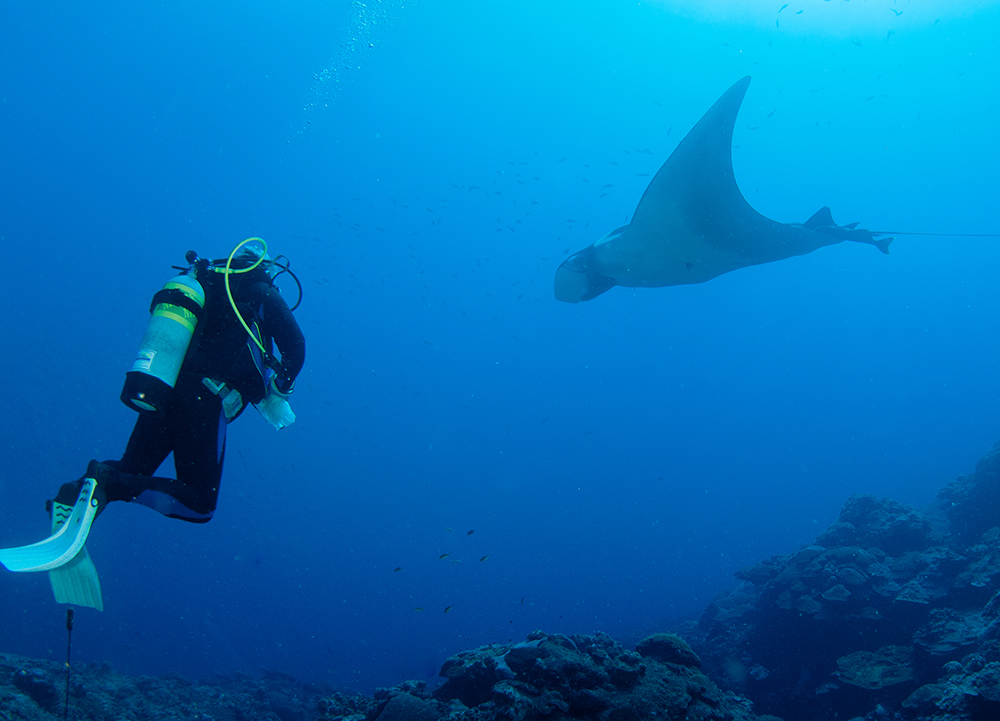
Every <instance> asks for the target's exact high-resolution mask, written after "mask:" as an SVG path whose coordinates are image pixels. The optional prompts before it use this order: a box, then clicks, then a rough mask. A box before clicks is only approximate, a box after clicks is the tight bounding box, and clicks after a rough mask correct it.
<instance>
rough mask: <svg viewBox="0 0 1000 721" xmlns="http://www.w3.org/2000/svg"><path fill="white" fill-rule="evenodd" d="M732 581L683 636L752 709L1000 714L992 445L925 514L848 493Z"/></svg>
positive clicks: (941, 720) (996, 468) (791, 715)
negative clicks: (806, 536) (807, 532)
mask: <svg viewBox="0 0 1000 721" xmlns="http://www.w3.org/2000/svg"><path fill="white" fill-rule="evenodd" d="M736 577H737V579H739V580H740V581H742V583H741V584H740V585H739V586H738V587H737V588H735V589H734V590H733V591H731V592H729V593H727V594H723V595H722V596H720V597H719V598H717V599H716V600H715V601H714V602H713V603H712V604H710V606H709V607H708V608H707V609H706V610H705V612H704V613H703V614H702V617H701V619H700V620H699V622H698V624H697V627H696V628H690V629H688V630H687V631H686V632H685V637H686V638H687V639H688V640H689V641H691V642H692V645H693V646H694V649H695V650H696V651H697V652H698V656H699V657H700V658H701V659H702V661H703V662H704V668H705V670H706V672H707V673H709V674H710V675H711V676H713V677H714V678H715V679H716V680H717V681H719V682H720V684H721V685H722V686H723V687H724V688H729V689H730V690H733V691H735V692H737V693H740V694H744V695H746V696H747V697H748V698H749V699H750V700H751V701H753V703H754V706H755V708H756V709H757V710H759V711H764V712H767V713H773V714H775V715H777V716H781V717H783V718H786V719H788V720H789V721H793V720H794V719H810V720H813V719H815V720H817V721H819V720H822V719H831V720H832V719H845V718H850V717H851V716H865V715H866V714H867V715H869V717H870V718H875V717H882V716H884V717H885V718H889V717H891V716H892V714H897V715H898V717H899V718H901V719H920V720H923V719H926V720H931V719H933V720H934V721H957V720H958V719H983V721H986V720H987V719H989V720H990V721H996V720H997V719H1000V653H998V647H1000V646H998V644H1000V443H998V444H997V445H995V446H994V447H993V448H992V449H991V450H990V451H989V453H987V454H986V456H984V457H983V458H982V459H981V460H980V461H979V463H978V464H977V465H976V472H975V473H973V474H971V475H969V476H963V477H961V478H959V479H957V480H956V481H955V482H953V483H951V484H949V485H948V486H947V487H945V488H944V489H942V490H941V492H940V493H939V494H938V497H937V499H936V501H935V502H934V503H933V504H931V505H930V506H929V507H928V508H926V509H924V510H917V509H915V508H911V507H909V506H906V505H904V504H901V503H898V502H896V501H893V500H891V499H887V498H882V499H879V498H875V497H873V496H867V495H858V496H853V497H851V498H849V499H848V500H847V502H846V503H845V504H844V508H843V510H842V511H841V514H840V517H839V518H838V520H837V522H836V523H834V524H833V525H832V526H830V527H829V528H828V529H826V530H825V531H823V532H822V533H821V534H820V535H819V536H818V537H817V539H816V542H815V543H814V544H813V545H811V546H807V547H805V548H802V549H800V550H799V551H797V552H795V553H791V554H788V555H786V556H775V557H772V558H770V559H768V560H766V561H763V562H761V563H758V564H756V565H754V566H751V567H749V568H745V569H742V570H741V571H739V572H737V573H736ZM879 709H880V711H879Z"/></svg>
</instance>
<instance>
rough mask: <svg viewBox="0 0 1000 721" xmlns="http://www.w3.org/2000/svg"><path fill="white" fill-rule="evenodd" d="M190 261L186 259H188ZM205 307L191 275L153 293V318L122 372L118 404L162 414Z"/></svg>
mask: <svg viewBox="0 0 1000 721" xmlns="http://www.w3.org/2000/svg"><path fill="white" fill-rule="evenodd" d="M189 260H190V259H189ZM204 307H205V289H204V288H202V286H201V283H199V282H198V281H197V280H196V279H195V277H194V276H193V275H178V276H176V277H174V278H171V279H170V280H169V281H167V284H166V285H164V286H163V289H162V290H161V291H160V292H158V293H157V294H156V295H154V296H153V302H152V304H151V305H150V309H149V310H150V312H151V313H152V314H153V317H152V318H150V320H149V325H148V326H146V333H145V334H144V335H143V336H142V343H141V344H140V345H139V353H138V354H137V355H136V358H135V362H134V363H133V364H132V370H130V371H128V372H127V373H126V374H125V387H124V388H122V394H121V399H122V403H124V404H125V405H127V406H128V407H129V408H131V409H132V410H135V411H139V412H140V413H148V414H151V415H153V416H155V417H157V418H162V417H163V416H164V415H166V412H167V406H168V405H169V403H170V394H171V391H173V389H174V384H175V383H176V382H177V375H178V374H179V373H180V370H181V364H182V363H183V362H184V356H185V355H187V350H188V346H189V345H190V344H191V338H192V336H194V330H195V328H196V327H197V325H198V321H199V320H200V319H201V316H202V310H203V308H204Z"/></svg>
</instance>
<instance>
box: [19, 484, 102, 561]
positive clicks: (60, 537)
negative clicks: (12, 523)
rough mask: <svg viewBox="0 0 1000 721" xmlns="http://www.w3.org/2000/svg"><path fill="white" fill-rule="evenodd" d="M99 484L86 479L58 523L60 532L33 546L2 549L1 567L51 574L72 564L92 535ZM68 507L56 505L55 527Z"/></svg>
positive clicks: (54, 506)
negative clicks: (71, 505)
mask: <svg viewBox="0 0 1000 721" xmlns="http://www.w3.org/2000/svg"><path fill="white" fill-rule="evenodd" d="M96 488H97V481H96V480H95V479H93V478H84V479H83V483H82V484H81V485H80V493H79V494H78V495H77V499H76V503H75V504H74V505H73V508H72V510H70V513H69V516H68V517H65V516H64V518H65V522H62V523H59V524H58V525H59V530H58V531H56V532H55V533H53V534H52V535H51V536H49V537H48V538H46V539H45V540H44V541H39V542H38V543H33V544H31V545H30V546H19V547H17V548H4V549H0V564H3V565H4V567H6V568H7V570H8V571H19V572H20V571H50V570H52V569H53V568H59V567H60V566H62V565H65V564H66V563H68V562H70V561H72V560H73V559H74V558H76V556H77V554H79V553H80V551H81V550H82V549H83V544H85V543H86V542H87V536H88V534H89V533H90V525H91V524H92V523H93V522H94V517H95V516H96V515H97V505H98V503H97V499H96V498H94V491H95V490H96ZM67 508H69V507H68V506H63V505H61V504H56V503H53V506H52V516H53V527H55V525H56V514H57V513H58V512H59V511H60V510H62V511H65V510H66V509H67Z"/></svg>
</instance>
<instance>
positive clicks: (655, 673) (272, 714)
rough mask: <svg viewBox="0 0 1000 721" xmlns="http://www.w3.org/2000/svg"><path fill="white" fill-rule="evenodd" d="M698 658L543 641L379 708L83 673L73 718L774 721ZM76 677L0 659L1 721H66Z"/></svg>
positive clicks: (275, 678) (468, 662)
mask: <svg viewBox="0 0 1000 721" xmlns="http://www.w3.org/2000/svg"><path fill="white" fill-rule="evenodd" d="M700 665H701V661H700V660H699V659H698V656H697V655H695V653H694V651H692V650H691V647H690V646H688V645H687V643H685V642H684V641H683V640H682V639H681V638H679V637H678V636H674V635H672V634H657V635H654V636H650V637H648V638H646V639H644V640H643V641H642V642H641V643H639V644H638V646H637V650H636V651H629V650H628V649H626V648H624V647H623V646H621V645H620V644H618V643H616V642H615V641H614V640H612V639H611V638H610V637H609V636H607V635H606V634H602V633H598V634H595V635H574V636H561V635H559V634H551V635H550V634H545V633H542V632H540V631H539V632H535V633H533V634H531V635H530V636H529V637H528V638H527V639H526V640H525V641H523V642H521V643H510V644H503V645H489V646H483V647H481V648H477V649H473V650H470V651H464V652H462V653H459V654H457V655H455V656H453V657H451V658H449V659H448V660H447V661H445V663H444V665H443V666H442V668H441V675H442V676H444V677H445V679H446V680H445V682H444V683H443V684H442V685H441V686H439V687H438V688H437V689H435V690H434V691H433V692H430V691H428V689H427V687H426V685H425V684H424V683H423V682H418V681H408V682H405V683H402V684H399V685H398V686H393V687H391V688H381V689H377V690H376V691H375V694H374V695H373V696H372V697H367V696H361V695H358V694H344V693H335V692H334V691H333V690H332V689H329V688H321V687H316V686H310V685H307V684H302V683H299V682H297V681H295V680H294V679H292V678H291V677H289V676H285V675H283V674H268V675H267V676H265V677H264V678H261V679H254V678H251V677H249V676H242V677H239V678H235V679H229V678H218V679H215V680H212V681H208V682H204V681H203V682H195V681H191V680H189V679H185V678H182V677H180V676H169V677H163V678H138V679H136V678H130V677H128V676H124V675H122V674H118V673H116V672H115V671H113V670H112V669H111V668H109V667H107V666H93V665H87V664H83V665H81V666H80V667H78V668H75V669H74V672H73V677H72V679H71V683H70V704H69V717H70V718H72V719H76V720H80V719H87V720H88V721H105V720H107V721H112V720H114V721H155V720H156V719H180V718H184V719H213V720H214V721H501V720H502V721H542V720H545V721H557V720H559V719H581V720H588V721H640V720H642V719H661V718H662V719H672V720H673V721H764V717H759V716H756V715H754V714H753V713H752V711H751V707H750V702H749V701H747V700H746V699H745V698H741V697H739V696H737V695H736V694H734V693H732V692H730V691H721V690H720V689H719V688H718V687H717V686H716V685H715V684H714V683H712V681H711V680H709V678H708V677H707V676H706V675H705V674H704V673H703V672H702V670H701V668H700ZM65 678H66V676H65V668H63V667H62V666H61V665H60V664H57V663H54V662H44V661H33V660H30V659H25V658H20V657H16V656H10V655H0V719H2V720H3V721H12V720H14V719H17V720H18V721H20V720H22V719H23V720H24V721H51V720H54V719H61V718H62V717H63V712H64V708H65V707H64V703H65V692H64V688H65Z"/></svg>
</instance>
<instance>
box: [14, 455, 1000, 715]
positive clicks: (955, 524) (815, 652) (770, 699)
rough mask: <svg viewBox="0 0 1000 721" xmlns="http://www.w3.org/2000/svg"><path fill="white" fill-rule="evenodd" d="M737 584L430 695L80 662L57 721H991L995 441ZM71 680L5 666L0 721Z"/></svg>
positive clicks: (534, 643)
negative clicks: (657, 619) (654, 622)
mask: <svg viewBox="0 0 1000 721" xmlns="http://www.w3.org/2000/svg"><path fill="white" fill-rule="evenodd" d="M736 576H737V578H738V579H739V580H740V583H739V585H738V586H736V588H734V589H733V590H732V591H730V592H728V593H725V594H723V595H721V596H720V597H719V598H717V599H716V600H715V601H713V602H712V603H711V604H710V605H709V607H708V608H707V609H706V610H705V612H704V613H703V614H702V616H701V618H700V619H699V620H697V621H692V622H690V623H689V624H688V625H687V626H685V627H684V628H681V629H672V630H673V631H675V633H660V634H656V635H653V636H649V637H647V638H645V639H643V640H642V641H640V642H639V643H638V644H637V646H636V648H635V649H634V650H629V649H627V648H625V647H623V646H622V645H620V644H619V643H617V642H616V641H615V640H613V639H612V638H610V637H609V636H607V635H605V634H603V633H595V634H593V635H574V636H562V635H559V634H546V633H543V632H541V631H538V632H535V633H532V634H531V635H529V636H528V638H527V639H525V640H524V641H522V642H520V643H513V644H494V645H490V646H483V647H481V648H477V649H472V650H469V651H464V652H462V653H459V654H457V655H455V656H453V657H451V658H449V659H447V660H445V661H444V664H443V666H442V668H441V675H442V676H443V677H444V678H445V681H444V683H443V684H441V686H439V687H438V688H436V689H434V690H433V691H431V692H428V691H427V690H426V688H425V686H424V685H423V684H422V683H418V682H408V683H403V684H400V685H398V686H394V687H392V688H387V689H377V690H376V692H375V694H374V696H372V697H367V696H362V695H357V694H344V693H338V692H336V691H335V690H334V689H332V688H324V687H320V686H311V685H308V684H303V683H300V682H298V681H296V680H295V679H293V678H291V677H289V676H285V675H281V674H269V675H266V676H264V677H263V678H253V677H250V676H239V677H237V678H215V679H211V680H207V681H193V680H190V679H186V678H184V677H182V676H177V675H172V676H164V677H159V678H150V677H139V678H133V677H129V676H124V675H122V674H119V673H117V672H115V670H114V669H112V668H110V667H108V666H106V665H93V664H79V665H75V666H74V667H73V673H72V680H71V684H70V689H69V705H68V718H69V719H74V720H76V721H83V720H84V719H88V720H89V719H94V720H98V719H100V720H102V721H103V720H105V719H107V720H108V721H110V720H112V719H114V720H115V721H131V720H136V721H138V720H142V721H152V720H158V719H204V720H205V721H208V720H209V719H212V720H215V721H264V720H267V721H312V720H314V719H325V720H329V721H336V720H343V721H347V720H348V719H349V720H350V721H445V720H446V721H494V720H499V719H503V720H504V721H543V720H545V721H556V720H558V719H586V720H591V721H638V720H640V719H670V720H671V721H682V720H684V721H687V720H690V721H695V720H697V721H752V720H753V719H773V718H774V717H775V716H777V717H780V718H783V719H785V721H827V720H829V721H834V720H836V721H847V720H848V719H862V718H863V719H867V720H868V721H957V720H959V719H974V720H976V721H1000V591H998V589H1000V443H998V444H996V445H995V446H994V447H993V448H992V449H991V450H990V451H989V452H988V453H987V454H986V455H985V456H984V457H983V458H982V459H980V461H979V463H978V464H977V465H976V470H975V472H974V473H972V474H971V475H968V476H963V477H960V478H958V479H957V480H956V481H954V482H953V483H950V484H948V485H947V486H945V487H944V488H942V489H941V491H940V492H939V493H938V496H937V498H936V499H935V501H934V503H932V504H931V505H930V506H928V507H927V508H924V509H921V510H917V509H915V508H912V507H910V506H905V505H903V504H900V503H897V502H895V501H892V500H890V499H887V498H882V499H879V498H875V497H873V496H865V495H860V496H853V497H851V498H849V499H848V500H847V502H846V503H845V504H844V508H843V510H842V511H841V514H840V518H839V520H838V521H837V522H836V523H834V524H833V525H832V526H830V527H829V528H828V529H826V530H825V531H823V533H821V534H820V535H819V537H818V538H817V539H816V542H815V543H814V544H813V545H811V546H806V547H804V548H801V549H799V550H797V551H795V552H793V553H790V554H788V555H786V556H775V557H772V558H769V559H767V560H765V561H762V562H761V563H758V564H757V565H755V566H751V567H749V568H745V569H743V570H741V571H739V572H738V573H737V574H736ZM65 679H66V669H65V666H64V665H63V664H62V663H58V662H54V661H41V660H34V659H28V658H23V657H20V656H13V655H9V654H0V721H7V720H8V719H25V720H30V721H42V720H44V721H50V720H53V721H54V720H55V719H62V718H64V714H66V711H67V707H66V683H65ZM768 714H771V716H769V715H768Z"/></svg>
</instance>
